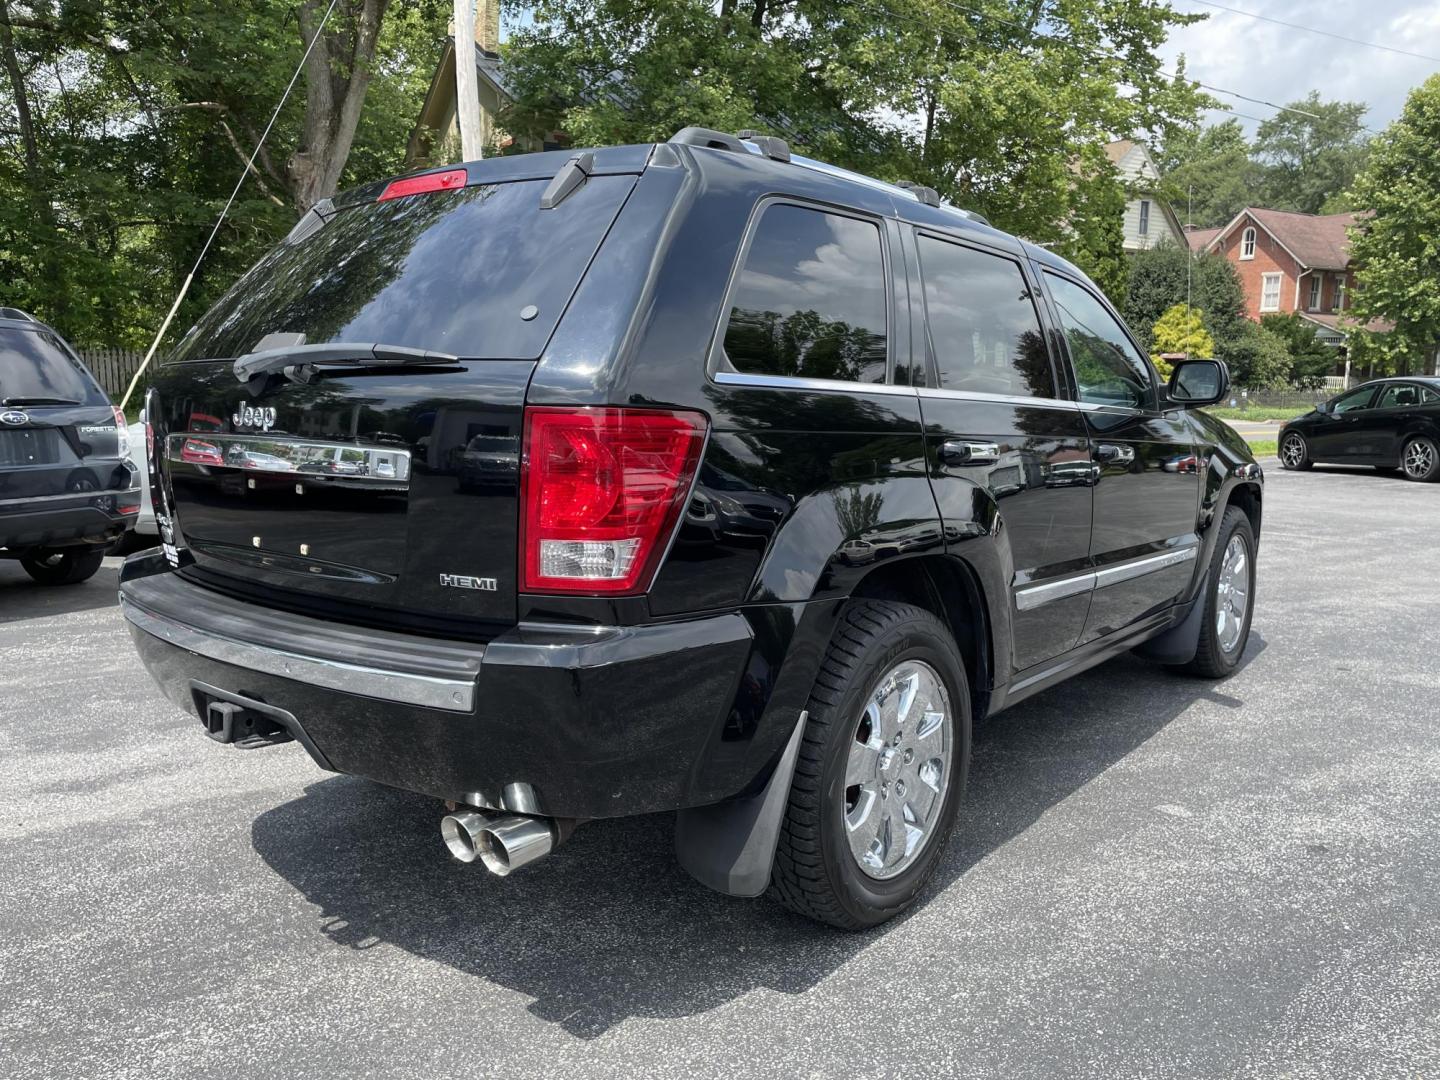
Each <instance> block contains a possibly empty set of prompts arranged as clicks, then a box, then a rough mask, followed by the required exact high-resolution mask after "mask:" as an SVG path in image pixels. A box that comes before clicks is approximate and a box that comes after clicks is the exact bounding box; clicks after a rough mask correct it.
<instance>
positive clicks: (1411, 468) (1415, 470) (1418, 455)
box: [1405, 439, 1435, 480]
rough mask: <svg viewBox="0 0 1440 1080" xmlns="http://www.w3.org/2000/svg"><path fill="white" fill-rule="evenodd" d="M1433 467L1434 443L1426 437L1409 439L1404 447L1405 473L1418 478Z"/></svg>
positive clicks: (1426, 474) (1428, 473)
mask: <svg viewBox="0 0 1440 1080" xmlns="http://www.w3.org/2000/svg"><path fill="white" fill-rule="evenodd" d="M1434 467H1435V444H1434V443H1432V442H1430V441H1429V440H1428V439H1411V440H1410V443H1409V444H1408V445H1407V446H1406V447H1405V475H1406V476H1409V477H1411V478H1412V479H1415V480H1419V479H1421V478H1423V477H1426V476H1429V475H1430V470H1431V469H1433V468H1434Z"/></svg>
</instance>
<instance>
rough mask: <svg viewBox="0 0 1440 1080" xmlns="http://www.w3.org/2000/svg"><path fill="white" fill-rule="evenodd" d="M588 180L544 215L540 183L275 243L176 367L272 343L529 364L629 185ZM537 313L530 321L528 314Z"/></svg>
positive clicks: (199, 326)
mask: <svg viewBox="0 0 1440 1080" xmlns="http://www.w3.org/2000/svg"><path fill="white" fill-rule="evenodd" d="M634 181H635V178H634V177H633V176H629V175H624V176H596V177H592V178H591V179H590V180H588V181H587V182H586V183H585V184H584V186H582V187H581V188H580V189H579V190H578V191H576V192H575V193H574V194H573V195H571V196H570V197H569V198H567V199H565V200H564V201H563V202H561V203H560V205H559V206H557V207H555V208H553V209H550V210H541V209H540V195H541V193H542V192H543V191H544V190H545V187H546V184H547V181H544V180H526V181H515V182H512V183H505V184H486V185H477V186H474V187H466V188H460V189H457V190H454V191H439V192H432V193H427V194H423V195H409V196H405V197H403V198H399V199H392V200H389V201H387V202H377V203H364V204H361V205H359V206H355V207H350V208H347V209H344V210H341V211H339V212H338V213H337V214H336V215H335V216H334V217H333V218H331V219H330V220H329V221H328V222H327V223H326V225H325V227H324V228H322V229H319V230H318V231H315V232H313V233H311V234H310V235H308V236H306V237H304V238H303V239H301V240H300V241H298V242H296V243H282V244H281V245H280V246H279V247H277V248H276V249H275V250H274V251H272V252H270V253H269V254H268V255H266V256H265V257H264V258H263V259H261V260H260V262H259V263H257V264H256V265H255V266H254V267H253V268H252V269H251V270H250V271H249V272H248V273H247V274H246V275H245V276H244V277H242V278H241V279H240V280H239V281H238V282H237V283H236V284H235V286H234V287H233V288H232V289H231V290H230V291H229V292H228V293H226V294H225V296H224V297H222V298H221V300H220V302H219V303H217V304H216V305H215V306H214V307H213V308H211V309H210V310H209V311H208V312H206V313H205V315H204V316H203V317H202V318H201V319H200V321H199V322H198V323H196V324H195V326H194V328H192V329H191V331H190V332H189V333H188V334H187V335H186V336H185V338H184V340H183V341H181V342H180V344H179V346H178V347H177V349H176V351H175V353H174V355H173V359H175V360H204V359H230V358H233V357H236V356H243V355H244V354H245V353H248V352H251V351H252V350H253V349H254V348H255V345H256V343H257V342H259V341H260V339H261V338H263V337H265V336H266V335H267V334H272V333H299V334H304V335H305V339H304V343H305V344H307V345H316V344H321V343H324V342H345V341H355V342H378V343H381V344H385V345H405V346H409V347H411V348H419V349H432V350H436V351H439V352H447V353H453V354H455V355H456V356H461V357H473V358H488V359H497V360H530V359H534V358H536V357H538V356H539V355H540V353H541V352H542V351H543V349H544V347H545V343H546V341H548V340H549V338H550V334H551V331H553V330H554V328H555V324H556V322H558V321H559V318H560V315H561V313H562V312H563V311H564V309H565V305H566V304H567V303H569V301H570V297H571V295H572V294H573V293H574V292H575V288H576V286H577V285H578V284H579V283H580V278H581V276H582V275H583V274H584V272H585V268H586V266H588V265H589V262H590V259H591V257H592V256H593V255H594V254H595V249H596V248H597V247H598V246H599V244H600V241H601V239H602V238H603V237H604V235H605V231H606V229H608V228H609V227H610V223H611V221H613V220H614V218H615V215H616V214H617V213H618V212H619V210H620V206H621V204H622V203H623V202H624V201H625V196H626V195H627V194H628V193H629V192H630V189H631V187H632V186H633V185H634ZM532 309H533V310H532Z"/></svg>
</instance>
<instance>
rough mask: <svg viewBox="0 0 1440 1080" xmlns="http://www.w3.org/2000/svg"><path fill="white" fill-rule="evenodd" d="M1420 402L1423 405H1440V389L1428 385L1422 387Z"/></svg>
mask: <svg viewBox="0 0 1440 1080" xmlns="http://www.w3.org/2000/svg"><path fill="white" fill-rule="evenodd" d="M1420 403H1421V404H1422V405H1440V390H1431V389H1430V387H1428V386H1423V387H1421V388H1420Z"/></svg>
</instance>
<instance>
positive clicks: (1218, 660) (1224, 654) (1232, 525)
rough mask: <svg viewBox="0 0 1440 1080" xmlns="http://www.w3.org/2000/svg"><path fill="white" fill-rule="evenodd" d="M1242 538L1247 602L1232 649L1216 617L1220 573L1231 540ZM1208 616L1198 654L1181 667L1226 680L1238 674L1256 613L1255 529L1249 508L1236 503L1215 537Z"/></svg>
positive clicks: (1208, 585)
mask: <svg viewBox="0 0 1440 1080" xmlns="http://www.w3.org/2000/svg"><path fill="white" fill-rule="evenodd" d="M1237 536H1238V537H1240V538H1241V541H1242V542H1243V544H1244V546H1245V570H1246V588H1247V590H1248V591H1247V593H1246V603H1245V614H1244V617H1243V619H1242V625H1241V628H1240V636H1239V638H1238V639H1237V640H1236V641H1235V642H1234V643H1233V644H1231V646H1230V648H1229V649H1226V648H1225V647H1224V644H1223V643H1222V641H1221V637H1220V631H1219V628H1218V627H1217V625H1216V621H1217V619H1216V617H1217V614H1218V612H1219V607H1220V603H1221V599H1220V589H1219V586H1220V573H1221V566H1222V564H1223V563H1224V562H1225V552H1226V550H1227V549H1228V548H1229V546H1230V541H1231V540H1232V539H1234V538H1235V537H1237ZM1204 589H1205V615H1204V621H1203V622H1202V623H1201V624H1200V644H1199V646H1198V647H1197V648H1196V650H1195V657H1194V659H1192V660H1191V661H1190V662H1189V663H1188V664H1184V665H1181V670H1182V671H1186V672H1188V673H1190V674H1191V675H1200V676H1203V677H1204V678H1207V679H1223V678H1226V677H1227V676H1229V675H1231V674H1233V673H1234V671H1235V669H1236V668H1237V667H1238V666H1239V664H1240V658H1241V657H1242V656H1244V655H1245V644H1246V643H1247V642H1248V641H1249V640H1250V624H1251V621H1252V620H1253V619H1254V616H1255V530H1254V529H1253V528H1252V527H1251V525H1250V519H1249V518H1248V517H1247V516H1246V515H1245V511H1243V510H1241V509H1240V508H1239V507H1238V506H1232V507H1230V508H1229V509H1227V510H1226V511H1225V516H1224V517H1223V518H1221V519H1220V531H1219V532H1218V533H1217V534H1216V536H1215V550H1214V551H1212V552H1211V554H1210V568H1209V570H1208V571H1207V573H1206V575H1205V585H1204Z"/></svg>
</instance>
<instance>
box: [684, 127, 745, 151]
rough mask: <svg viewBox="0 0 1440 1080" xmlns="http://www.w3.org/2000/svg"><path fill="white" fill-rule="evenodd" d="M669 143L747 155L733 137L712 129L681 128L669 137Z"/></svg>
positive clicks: (737, 140)
mask: <svg viewBox="0 0 1440 1080" xmlns="http://www.w3.org/2000/svg"><path fill="white" fill-rule="evenodd" d="M670 142H672V143H681V144H682V145H684V146H707V147H709V148H710V149H711V150H729V151H731V152H732V153H735V154H748V153H749V152H750V151H748V150H746V149H745V147H744V145H743V144H742V143H741V142H740V140H739V139H737V138H736V137H735V136H734V135H727V134H726V133H725V132H723V131H716V130H715V129H714V128H703V127H687V128H681V129H680V130H679V131H677V132H676V133H675V134H674V135H671V136H670Z"/></svg>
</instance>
